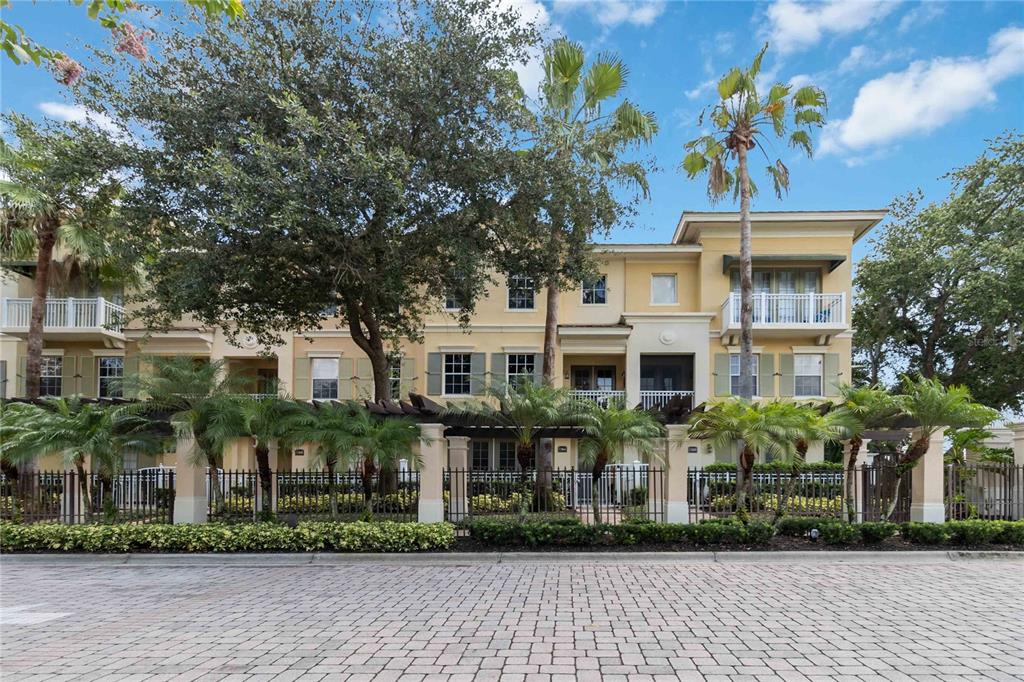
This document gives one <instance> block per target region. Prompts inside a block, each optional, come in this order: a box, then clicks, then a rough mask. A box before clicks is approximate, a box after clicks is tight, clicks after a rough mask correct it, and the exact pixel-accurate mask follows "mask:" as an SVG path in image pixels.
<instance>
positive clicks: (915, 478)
mask: <svg viewBox="0 0 1024 682" xmlns="http://www.w3.org/2000/svg"><path fill="white" fill-rule="evenodd" d="M945 434H946V431H945V429H940V430H939V431H938V432H937V433H934V434H932V437H931V438H930V439H929V440H928V451H927V452H925V454H924V457H922V458H921V460H920V461H919V462H918V463H917V466H915V467H914V468H913V469H912V470H911V479H910V490H911V493H910V495H911V500H910V520H911V521H925V522H928V523H942V522H943V521H945V520H946V506H945V504H943V499H942V493H943V469H944V463H943V461H942V454H943V451H944V447H943V445H944V444H943V440H944V439H945ZM918 437H919V435H918V433H917V432H916V431H915V432H914V435H913V436H912V438H915V439H916V438H918Z"/></svg>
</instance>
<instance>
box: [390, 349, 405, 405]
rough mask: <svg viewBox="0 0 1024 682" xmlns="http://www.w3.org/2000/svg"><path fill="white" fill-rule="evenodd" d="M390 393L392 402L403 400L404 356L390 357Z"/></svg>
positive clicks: (394, 355) (393, 355)
mask: <svg viewBox="0 0 1024 682" xmlns="http://www.w3.org/2000/svg"><path fill="white" fill-rule="evenodd" d="M388 391H389V393H390V395H391V399H392V400H401V399H402V355H401V354H392V355H390V356H388Z"/></svg>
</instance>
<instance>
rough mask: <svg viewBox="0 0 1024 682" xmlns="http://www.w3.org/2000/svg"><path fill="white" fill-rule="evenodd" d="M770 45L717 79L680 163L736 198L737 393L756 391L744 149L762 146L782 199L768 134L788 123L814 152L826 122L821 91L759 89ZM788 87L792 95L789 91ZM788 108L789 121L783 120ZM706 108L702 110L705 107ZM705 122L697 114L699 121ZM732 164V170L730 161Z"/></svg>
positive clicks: (792, 138)
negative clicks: (704, 130)
mask: <svg viewBox="0 0 1024 682" xmlns="http://www.w3.org/2000/svg"><path fill="white" fill-rule="evenodd" d="M767 49H768V44H767V43H765V46H764V47H763V48H761V51H760V52H758V54H757V56H756V57H755V58H754V61H753V63H751V65H750V66H749V67H748V68H746V69H741V68H739V67H733V68H732V69H730V71H729V72H728V73H727V74H726V75H725V76H724V77H723V78H722V80H720V81H719V82H718V101H717V102H716V103H715V104H714V105H712V107H711V113H710V117H709V118H710V121H711V125H712V126H713V128H714V132H712V133H711V134H707V135H701V136H700V137H698V138H696V139H694V140H691V141H690V142H687V143H686V146H685V148H686V150H687V154H686V156H685V158H684V159H683V163H682V167H683V170H685V171H686V174H687V176H688V177H689V178H691V179H692V178H695V177H697V176H698V175H701V174H703V173H705V172H707V174H708V196H709V197H710V198H711V200H712V201H717V200H719V199H721V198H722V197H723V196H724V195H726V194H727V193H732V195H733V197H736V196H738V197H739V200H740V382H739V395H740V397H741V398H747V399H750V398H752V397H753V396H754V383H753V381H754V375H753V368H754V359H753V358H754V354H753V280H752V277H753V275H752V269H751V233H750V199H751V197H752V196H753V195H754V193H755V192H756V189H757V187H756V185H755V184H754V183H753V182H752V181H751V179H750V168H749V160H748V156H747V155H748V153H749V152H750V150H751V149H754V147H756V146H758V145H760V149H761V151H762V153H763V154H764V156H765V160H767V161H768V166H767V168H766V170H765V172H766V173H767V174H768V177H770V178H771V180H772V184H773V186H774V188H775V194H776V196H778V197H779V198H780V199H781V198H782V194H783V193H784V192H786V191H788V190H789V169H788V168H786V165H785V164H784V163H783V162H782V159H776V160H775V162H774V163H773V162H772V161H771V158H770V157H769V156H768V153H767V152H766V151H765V143H766V142H767V139H768V136H769V135H771V136H773V137H775V138H780V139H781V138H785V137H786V134H787V133H789V130H790V128H791V127H792V128H794V130H793V132H792V133H790V134H789V144H790V146H792V147H799V148H801V149H803V150H804V151H805V152H806V153H807V155H808V156H811V154H812V152H813V146H812V143H811V136H810V133H809V131H810V130H811V129H812V128H814V127H820V126H821V125H823V124H824V123H825V115H824V112H825V109H826V107H827V102H826V98H825V92H824V91H823V90H821V88H818V87H815V86H813V85H806V86H804V87H801V88H799V89H797V90H796V92H792V90H793V87H792V86H790V85H784V84H782V83H775V84H774V85H772V86H771V88H769V89H768V94H767V95H762V94H760V93H758V88H757V80H758V75H759V74H760V72H761V60H762V58H763V57H764V53H765V52H766V51H767ZM791 92H792V96H790V93H791ZM790 111H792V121H789V120H787V115H788V113H789V112H790ZM705 113H706V112H705ZM703 122H704V113H702V114H701V117H700V120H699V121H698V126H702V125H703ZM733 163H735V168H734V169H733V170H730V168H731V167H732V164H733Z"/></svg>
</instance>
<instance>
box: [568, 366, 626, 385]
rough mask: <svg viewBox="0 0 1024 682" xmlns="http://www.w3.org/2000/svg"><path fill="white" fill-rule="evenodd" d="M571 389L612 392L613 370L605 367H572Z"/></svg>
mask: <svg viewBox="0 0 1024 682" xmlns="http://www.w3.org/2000/svg"><path fill="white" fill-rule="evenodd" d="M572 387H573V390H576V391H614V390H615V368H614V367H607V366H592V365H573V366H572Z"/></svg>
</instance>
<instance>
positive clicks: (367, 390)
mask: <svg viewBox="0 0 1024 682" xmlns="http://www.w3.org/2000/svg"><path fill="white" fill-rule="evenodd" d="M349 362H351V359H350V360H349ZM338 366H339V367H340V366H341V363H338ZM355 397H356V400H373V399H374V395H373V363H371V362H370V358H356V396H355Z"/></svg>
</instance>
